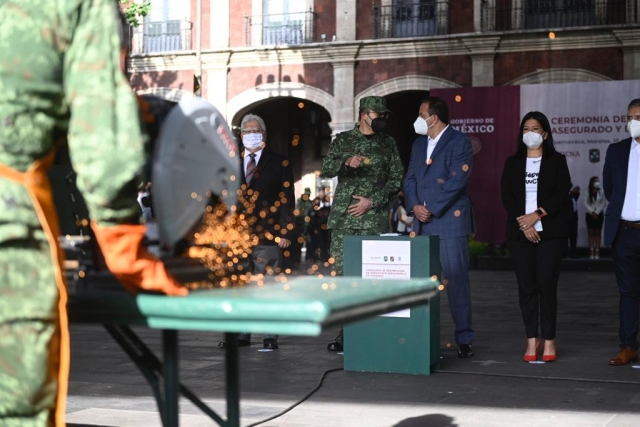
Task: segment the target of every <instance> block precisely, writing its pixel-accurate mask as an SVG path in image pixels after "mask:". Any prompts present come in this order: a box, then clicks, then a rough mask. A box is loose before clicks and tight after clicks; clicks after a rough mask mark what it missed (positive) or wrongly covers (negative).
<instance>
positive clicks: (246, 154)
mask: <svg viewBox="0 0 640 427" xmlns="http://www.w3.org/2000/svg"><path fill="white" fill-rule="evenodd" d="M262 150H264V148H261V149H259V150H258V151H256V152H255V153H253V154H255V155H256V167H257V166H258V162H259V161H260V156H262ZM250 154H251V153H250V152H249V150H244V174H245V176H246V175H247V166H248V165H249V161H251V156H250Z"/></svg>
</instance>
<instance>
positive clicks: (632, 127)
mask: <svg viewBox="0 0 640 427" xmlns="http://www.w3.org/2000/svg"><path fill="white" fill-rule="evenodd" d="M627 128H628V129H629V134H631V138H633V139H636V138H638V137H640V122H639V121H637V120H631V121H630V122H629V124H628V125H627Z"/></svg>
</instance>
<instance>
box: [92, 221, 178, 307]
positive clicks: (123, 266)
mask: <svg viewBox="0 0 640 427" xmlns="http://www.w3.org/2000/svg"><path fill="white" fill-rule="evenodd" d="M91 228H92V229H93V232H94V233H95V235H96V240H97V241H98V245H100V249H102V254H103V255H104V260H105V262H106V263H107V267H108V268H109V270H110V271H111V272H112V273H113V274H114V275H115V276H116V277H117V278H118V279H119V280H120V282H121V283H122V285H123V286H124V287H125V288H126V289H127V290H128V291H130V292H132V293H134V294H136V293H138V291H139V290H141V289H143V290H146V291H159V292H163V293H165V294H167V295H179V296H184V295H187V294H188V293H189V290H188V289H187V288H184V287H182V286H181V285H180V283H178V281H177V280H176V279H174V278H173V277H172V276H171V275H170V274H169V273H168V272H167V270H166V269H165V266H164V264H163V263H162V261H160V260H159V259H157V258H156V257H154V256H153V255H151V254H150V253H149V252H148V251H147V249H146V248H145V247H144V246H143V245H142V239H143V238H144V233H145V231H146V227H145V226H144V225H116V226H111V227H101V226H99V225H97V224H96V223H95V222H92V223H91Z"/></svg>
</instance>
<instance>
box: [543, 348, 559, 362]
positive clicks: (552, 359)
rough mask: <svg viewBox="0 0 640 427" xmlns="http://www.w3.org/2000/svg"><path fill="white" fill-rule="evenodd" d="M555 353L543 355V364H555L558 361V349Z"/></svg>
mask: <svg viewBox="0 0 640 427" xmlns="http://www.w3.org/2000/svg"><path fill="white" fill-rule="evenodd" d="M555 350H556V351H555V353H553V354H543V355H542V361H543V362H555V361H556V360H557V359H558V355H557V353H558V349H557V348H556V349H555Z"/></svg>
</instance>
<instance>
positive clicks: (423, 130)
mask: <svg viewBox="0 0 640 427" xmlns="http://www.w3.org/2000/svg"><path fill="white" fill-rule="evenodd" d="M413 129H414V130H415V131H416V133H417V134H418V135H426V134H427V131H428V130H429V126H427V121H426V120H425V119H423V118H422V117H418V118H417V119H416V121H415V122H413Z"/></svg>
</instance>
